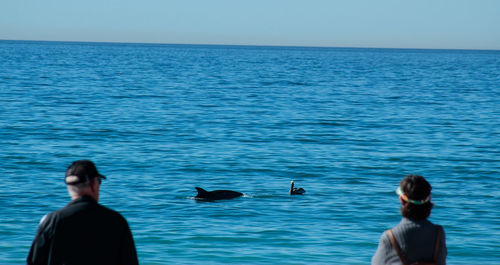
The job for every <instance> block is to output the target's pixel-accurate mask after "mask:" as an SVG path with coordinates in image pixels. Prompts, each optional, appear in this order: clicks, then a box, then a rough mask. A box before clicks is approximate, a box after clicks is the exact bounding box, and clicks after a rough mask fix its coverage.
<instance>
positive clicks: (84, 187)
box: [64, 160, 106, 201]
mask: <svg viewBox="0 0 500 265" xmlns="http://www.w3.org/2000/svg"><path fill="white" fill-rule="evenodd" d="M105 178H106V177H104V176H103V175H101V174H99V172H98V171H97V168H96V166H95V165H94V163H93V162H92V161H89V160H78V161H75V162H73V163H71V165H70V166H69V167H68V169H67V170H66V176H65V178H64V182H66V185H67V186H68V191H69V193H70V195H71V197H72V198H73V199H76V198H79V197H81V196H83V195H90V196H92V197H93V198H94V199H95V200H96V201H97V200H99V187H100V184H101V179H105Z"/></svg>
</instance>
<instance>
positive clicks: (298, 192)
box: [290, 180, 306, 195]
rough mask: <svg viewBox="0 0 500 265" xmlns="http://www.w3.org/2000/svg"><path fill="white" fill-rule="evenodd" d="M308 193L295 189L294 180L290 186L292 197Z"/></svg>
mask: <svg viewBox="0 0 500 265" xmlns="http://www.w3.org/2000/svg"><path fill="white" fill-rule="evenodd" d="M305 192H306V190H304V189H303V188H294V187H293V180H292V183H291V185H290V195H302V194H304V193H305Z"/></svg>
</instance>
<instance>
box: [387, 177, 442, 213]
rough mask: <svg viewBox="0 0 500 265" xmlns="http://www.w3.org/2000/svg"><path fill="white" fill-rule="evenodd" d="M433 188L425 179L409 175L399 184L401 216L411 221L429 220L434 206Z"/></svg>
mask: <svg viewBox="0 0 500 265" xmlns="http://www.w3.org/2000/svg"><path fill="white" fill-rule="evenodd" d="M431 190H432V187H431V185H430V184H429V182H427V180H425V178H424V177H422V176H418V175H408V176H406V177H405V178H404V179H403V180H401V182H400V183H399V188H398V189H397V191H396V193H397V194H398V195H399V199H400V201H401V214H402V215H403V216H404V217H406V218H411V219H427V218H428V217H429V215H430V214H431V210H432V207H433V206H434V204H432V202H431Z"/></svg>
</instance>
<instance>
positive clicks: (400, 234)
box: [372, 217, 448, 265]
mask: <svg viewBox="0 0 500 265" xmlns="http://www.w3.org/2000/svg"><path fill="white" fill-rule="evenodd" d="M439 228H440V230H441V234H440V236H441V240H440V247H439V254H438V258H437V260H436V264H439V265H444V264H446V255H447V254H448V251H447V249H446V241H445V234H444V230H443V228H442V227H439ZM392 233H393V234H394V237H395V238H396V241H398V244H399V247H400V248H401V251H402V252H403V255H404V256H405V259H406V262H407V263H408V264H412V263H414V262H416V261H426V260H427V261H430V260H432V256H433V254H434V242H436V225H434V224H433V223H431V222H430V221H428V220H411V219H408V218H404V217H403V219H402V220H401V222H400V223H399V224H398V225H397V226H396V227H394V228H393V229H392ZM396 264H398V265H399V264H401V261H400V259H399V256H398V254H397V252H396V250H395V249H394V247H393V246H392V244H391V240H390V239H389V236H388V235H387V231H385V232H384V233H383V234H382V236H381V237H380V242H379V244H378V249H377V252H376V253H375V255H374V256H373V257H372V265H396Z"/></svg>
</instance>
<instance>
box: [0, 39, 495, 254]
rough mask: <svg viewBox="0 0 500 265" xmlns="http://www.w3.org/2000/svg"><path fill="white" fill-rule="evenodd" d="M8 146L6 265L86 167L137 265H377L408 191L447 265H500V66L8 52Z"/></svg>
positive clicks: (17, 46) (66, 48)
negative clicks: (215, 194)
mask: <svg viewBox="0 0 500 265" xmlns="http://www.w3.org/2000/svg"><path fill="white" fill-rule="evenodd" d="M0 146H1V148H0V180H1V181H0V264H24V263H25V259H26V256H27V254H28V251H29V247H30V245H31V241H32V240H33V237H34V235H35V233H36V230H37V226H38V223H39V221H40V219H41V218H42V217H43V216H44V215H45V214H47V213H49V212H51V211H53V210H56V209H58V208H60V207H63V206H64V205H65V204H67V203H68V202H69V200H70V197H69V195H68V194H67V191H66V188H65V184H64V181H63V178H64V172H65V170H66V167H67V166H68V165H69V164H70V163H71V162H72V161H74V160H77V159H91V160H92V161H94V162H95V163H96V165H97V167H98V169H99V171H101V173H102V174H104V175H106V176H107V177H108V179H107V180H105V181H104V182H103V184H102V186H101V199H100V203H101V204H103V205H105V206H107V207H109V208H112V209H114V210H117V211H119V212H120V213H121V214H122V215H123V216H124V217H125V218H126V219H127V220H128V222H129V224H130V227H131V229H132V233H133V236H134V239H135V243H136V247H137V250H138V255H139V260H140V263H141V264H369V263H370V259H371V257H372V256H373V254H374V253H375V251H376V248H377V245H378V241H379V239H380V236H381V234H382V232H383V231H384V230H386V229H388V228H391V227H393V226H395V225H396V224H398V223H399V221H400V219H401V216H400V213H399V202H398V197H397V195H396V194H395V189H396V188H397V186H398V183H399V181H400V180H401V179H402V178H403V177H404V176H405V175H407V174H419V175H422V176H424V177H426V178H427V180H428V181H429V182H430V183H431V185H432V186H433V197H432V200H433V202H434V204H435V207H434V209H433V212H432V214H431V216H430V220H431V221H432V222H434V223H436V224H440V225H442V226H443V227H444V229H445V232H446V243H447V247H448V259H447V261H448V264H500V251H499V248H500V210H499V209H498V206H500V189H499V188H498V186H499V185H500V174H499V172H500V149H499V146H500V51H486V50H417V49H359V48H319V47H317V48H315V47H259V46H217V45H213V46H210V45H160V44H122V43H78V42H35V41H0ZM292 180H293V181H295V184H296V186H298V187H302V188H304V189H305V190H306V193H305V194H304V195H302V196H290V195H289V194H288V189H289V187H290V181H292ZM197 186H199V187H202V188H205V189H207V190H215V189H231V190H236V191H239V192H242V193H244V194H245V196H244V197H241V198H237V199H233V200H225V201H217V202H199V201H197V200H194V199H193V197H194V196H195V195H196V190H195V189H194V188H195V187H197Z"/></svg>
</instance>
